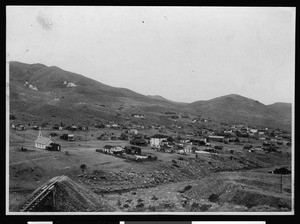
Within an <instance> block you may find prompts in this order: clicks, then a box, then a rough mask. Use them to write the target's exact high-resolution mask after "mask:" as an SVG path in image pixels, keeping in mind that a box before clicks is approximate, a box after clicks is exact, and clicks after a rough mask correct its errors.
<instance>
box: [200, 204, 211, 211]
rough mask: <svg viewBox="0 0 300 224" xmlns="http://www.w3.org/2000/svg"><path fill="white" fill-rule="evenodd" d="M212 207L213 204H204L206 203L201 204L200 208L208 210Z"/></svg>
mask: <svg viewBox="0 0 300 224" xmlns="http://www.w3.org/2000/svg"><path fill="white" fill-rule="evenodd" d="M210 207H211V205H208V204H204V205H201V206H200V208H199V209H200V211H201V212H206V211H208V210H209V209H210Z"/></svg>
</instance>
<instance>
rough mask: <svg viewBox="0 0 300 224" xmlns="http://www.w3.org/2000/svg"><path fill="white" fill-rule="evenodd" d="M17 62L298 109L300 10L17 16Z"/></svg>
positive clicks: (170, 93)
mask: <svg viewBox="0 0 300 224" xmlns="http://www.w3.org/2000/svg"><path fill="white" fill-rule="evenodd" d="M6 10H7V32H6V34H7V61H20V62H24V63H42V64H45V65H47V66H58V67H60V68H62V69H64V70H68V71H72V72H75V73H79V74H82V75H84V76H86V77H89V78H92V79H95V80H97V81H99V82H102V83H104V84H107V85H110V86H114V87H124V88H128V89H131V90H133V91H136V92H139V93H142V94H145V95H161V96H163V97H165V98H167V99H170V100H174V101H182V102H193V101H197V100H208V99H212V98H214V97H218V96H222V95H227V94H232V93H235V94H240V95H242V96H245V97H249V98H252V99H255V100H259V101H260V102H262V103H264V104H271V103H275V102H293V99H294V78H295V8H280V7H276V8H275V7H274V8H262V7H260V8H255V7H250V8H236V7H233V8H230V7H219V8H218V7H103V6H102V7H95V6H93V7H15V6H14V7H7V9H6Z"/></svg>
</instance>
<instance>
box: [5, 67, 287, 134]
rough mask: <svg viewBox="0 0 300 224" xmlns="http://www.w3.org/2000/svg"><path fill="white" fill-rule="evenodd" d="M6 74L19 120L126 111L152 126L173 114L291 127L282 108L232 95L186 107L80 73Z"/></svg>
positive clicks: (77, 119)
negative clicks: (167, 113) (166, 114)
mask: <svg viewBox="0 0 300 224" xmlns="http://www.w3.org/2000/svg"><path fill="white" fill-rule="evenodd" d="M9 73H10V80H9V84H10V113H11V114H14V115H15V116H16V117H17V120H18V121H20V122H39V123H41V122H48V123H60V122H64V123H66V124H69V125H70V124H72V123H76V124H79V123H84V124H86V125H91V124H92V123H94V121H95V119H98V120H99V119H102V120H106V121H108V120H110V121H111V120H113V121H116V122H122V121H126V119H127V118H128V116H129V115H130V113H145V114H147V115H149V116H147V117H148V118H149V119H150V120H149V121H153V122H155V123H157V122H160V120H159V116H160V115H161V114H159V113H161V112H164V111H174V112H176V113H187V114H192V115H203V116H206V117H210V118H212V119H214V120H216V121H220V122H227V123H237V122H242V123H245V124H248V125H255V126H261V127H271V128H282V129H285V130H288V131H290V129H291V114H290V113H289V111H290V109H289V108H290V105H288V104H282V103H281V104H278V103H277V104H273V105H269V106H266V105H264V104H262V103H260V102H258V101H256V100H252V99H249V98H246V97H242V96H239V95H236V94H231V95H227V96H222V97H218V98H215V99H212V100H207V101H196V102H193V103H190V104H188V103H179V102H173V101H171V100H168V99H165V98H163V97H160V96H145V95H142V94H139V93H136V92H134V91H131V90H129V89H125V88H116V87H111V86H108V85H105V84H103V83H100V82H98V81H95V80H92V79H89V78H86V77H84V76H83V75H79V74H76V73H72V72H68V71H65V70H62V69H60V68H58V67H55V66H51V67H48V66H46V65H42V64H32V65H30V64H25V63H20V62H15V61H13V62H10V67H9ZM35 88H36V89H35ZM200 97H201V96H199V98H200ZM117 114H118V116H117ZM120 115H121V116H120Z"/></svg>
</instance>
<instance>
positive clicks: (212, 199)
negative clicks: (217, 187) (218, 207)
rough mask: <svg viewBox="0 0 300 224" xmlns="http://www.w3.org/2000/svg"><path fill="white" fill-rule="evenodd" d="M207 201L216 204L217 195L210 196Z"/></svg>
mask: <svg viewBox="0 0 300 224" xmlns="http://www.w3.org/2000/svg"><path fill="white" fill-rule="evenodd" d="M208 200H209V201H210V202H218V201H219V195H217V194H212V195H210V196H209V198H208Z"/></svg>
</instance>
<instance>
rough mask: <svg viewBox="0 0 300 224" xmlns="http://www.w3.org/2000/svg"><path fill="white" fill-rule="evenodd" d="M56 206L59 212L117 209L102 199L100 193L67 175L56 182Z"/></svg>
mask: <svg viewBox="0 0 300 224" xmlns="http://www.w3.org/2000/svg"><path fill="white" fill-rule="evenodd" d="M54 206H55V209H56V210H57V211H59V212H89V211H102V212H110V211H114V210H115V209H114V208H112V207H110V206H109V205H107V204H106V203H105V202H104V201H103V200H101V197H100V196H99V195H97V194H95V193H93V192H92V191H90V190H89V189H86V188H85V187H83V186H81V185H79V184H78V183H76V182H74V181H73V180H71V179H70V178H68V177H66V176H65V177H64V178H63V179H62V180H60V181H59V182H58V183H56V187H55V193H54Z"/></svg>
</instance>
